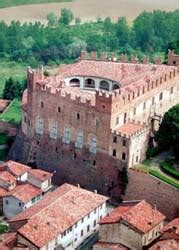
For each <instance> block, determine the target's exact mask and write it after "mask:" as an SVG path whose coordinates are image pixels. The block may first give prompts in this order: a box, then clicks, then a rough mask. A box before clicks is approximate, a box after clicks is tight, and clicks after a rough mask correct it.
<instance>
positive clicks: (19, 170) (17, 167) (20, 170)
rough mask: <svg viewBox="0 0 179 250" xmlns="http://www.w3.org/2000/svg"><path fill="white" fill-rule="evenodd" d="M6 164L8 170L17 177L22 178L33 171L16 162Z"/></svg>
mask: <svg viewBox="0 0 179 250" xmlns="http://www.w3.org/2000/svg"><path fill="white" fill-rule="evenodd" d="M5 164H7V167H8V169H9V170H10V172H11V173H12V174H14V175H15V176H21V175H22V174H24V173H26V172H28V171H30V170H31V168H30V167H28V166H26V165H24V164H21V163H18V162H15V161H8V162H6V163H5Z"/></svg>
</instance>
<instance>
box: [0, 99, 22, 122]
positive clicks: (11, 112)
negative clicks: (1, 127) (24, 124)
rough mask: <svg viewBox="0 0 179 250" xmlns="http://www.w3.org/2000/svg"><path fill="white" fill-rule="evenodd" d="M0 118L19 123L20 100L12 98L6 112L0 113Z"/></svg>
mask: <svg viewBox="0 0 179 250" xmlns="http://www.w3.org/2000/svg"><path fill="white" fill-rule="evenodd" d="M0 120H3V121H6V122H10V123H12V124H19V123H20V121H21V101H20V100H16V99H15V100H13V101H12V102H11V103H10V105H9V107H8V109H7V110H6V112H5V113H3V114H1V115H0Z"/></svg>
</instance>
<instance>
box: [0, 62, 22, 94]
mask: <svg viewBox="0 0 179 250" xmlns="http://www.w3.org/2000/svg"><path fill="white" fill-rule="evenodd" d="M26 68H27V67H26V66H24V65H21V64H17V63H15V62H1V63H0V98H2V93H3V89H4V84H5V81H6V80H7V79H9V78H10V77H12V78H13V79H14V80H19V81H22V80H24V79H25V77H26Z"/></svg>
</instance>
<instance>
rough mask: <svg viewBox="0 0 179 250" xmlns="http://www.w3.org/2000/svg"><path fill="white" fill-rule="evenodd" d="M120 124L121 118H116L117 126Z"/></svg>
mask: <svg viewBox="0 0 179 250" xmlns="http://www.w3.org/2000/svg"><path fill="white" fill-rule="evenodd" d="M118 124H119V117H116V125H118Z"/></svg>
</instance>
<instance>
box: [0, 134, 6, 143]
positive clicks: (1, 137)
mask: <svg viewBox="0 0 179 250" xmlns="http://www.w3.org/2000/svg"><path fill="white" fill-rule="evenodd" d="M7 143H8V136H7V134H5V133H2V134H0V145H5V144H7Z"/></svg>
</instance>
